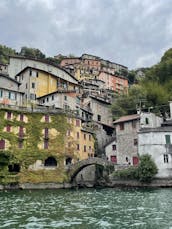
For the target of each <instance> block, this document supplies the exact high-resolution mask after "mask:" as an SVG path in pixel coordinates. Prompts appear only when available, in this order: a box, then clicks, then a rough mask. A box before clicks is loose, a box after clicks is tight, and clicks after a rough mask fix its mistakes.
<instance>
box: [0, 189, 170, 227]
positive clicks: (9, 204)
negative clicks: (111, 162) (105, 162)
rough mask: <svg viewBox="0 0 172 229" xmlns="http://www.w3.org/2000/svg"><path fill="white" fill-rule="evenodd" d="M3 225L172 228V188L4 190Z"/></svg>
mask: <svg viewBox="0 0 172 229" xmlns="http://www.w3.org/2000/svg"><path fill="white" fill-rule="evenodd" d="M0 228H9V229H13V228H29V229H32V228H35V229H39V228H74V229H75V228H78V229H85V228H86V229H87V228H90V229H94V228H97V229H98V228H115V229H118V228H121V229H124V228H139V229H142V228H146V229H154V228H155V229H158V228H161V229H164V228H172V189H149V190H148V189H144V190H143V189H82V190H81V189H80V190H43V191H42V190H41V191H7V192H4V191H1V192H0Z"/></svg>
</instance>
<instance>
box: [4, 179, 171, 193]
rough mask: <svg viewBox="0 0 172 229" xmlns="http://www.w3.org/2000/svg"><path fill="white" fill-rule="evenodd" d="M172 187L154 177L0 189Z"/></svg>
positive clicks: (13, 185)
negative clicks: (150, 179)
mask: <svg viewBox="0 0 172 229" xmlns="http://www.w3.org/2000/svg"><path fill="white" fill-rule="evenodd" d="M96 187H101V188H172V179H154V180H153V181H152V182H151V183H142V182H139V181H136V180H111V181H109V182H103V183H97V184H93V183H88V182H87V183H83V184H75V185H74V184H71V183H37V184H36V183H35V184H34V183H22V184H14V183H11V184H7V185H1V184H0V190H1V191H2V190H45V189H72V188H96Z"/></svg>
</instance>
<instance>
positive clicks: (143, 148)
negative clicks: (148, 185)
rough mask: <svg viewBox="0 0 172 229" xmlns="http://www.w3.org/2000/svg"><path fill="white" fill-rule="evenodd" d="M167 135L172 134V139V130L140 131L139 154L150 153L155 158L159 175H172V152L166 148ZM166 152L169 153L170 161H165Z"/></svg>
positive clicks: (171, 135)
mask: <svg viewBox="0 0 172 229" xmlns="http://www.w3.org/2000/svg"><path fill="white" fill-rule="evenodd" d="M165 135H170V137H171V139H172V131H170V132H147V133H143V132H140V133H139V135H138V138H139V155H143V154H150V155H151V156H152V158H153V159H154V161H155V163H156V165H157V167H158V174H157V177H172V154H169V153H168V151H167V149H166V141H165ZM164 154H167V155H168V163H164Z"/></svg>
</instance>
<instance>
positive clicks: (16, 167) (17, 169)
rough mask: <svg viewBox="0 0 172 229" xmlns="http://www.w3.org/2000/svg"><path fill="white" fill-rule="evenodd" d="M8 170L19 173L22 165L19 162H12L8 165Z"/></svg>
mask: <svg viewBox="0 0 172 229" xmlns="http://www.w3.org/2000/svg"><path fill="white" fill-rule="evenodd" d="M8 171H9V172H16V173H19V172H20V165H19V164H12V165H9V166H8Z"/></svg>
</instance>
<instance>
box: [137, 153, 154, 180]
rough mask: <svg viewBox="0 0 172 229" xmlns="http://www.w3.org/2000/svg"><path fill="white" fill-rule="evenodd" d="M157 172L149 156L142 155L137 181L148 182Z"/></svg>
mask: <svg viewBox="0 0 172 229" xmlns="http://www.w3.org/2000/svg"><path fill="white" fill-rule="evenodd" d="M157 172H158V169H157V166H156V164H155V162H154V161H153V160H152V158H151V156H150V155H148V154H145V155H142V156H141V157H140V163H139V166H138V179H139V180H140V181H143V182H150V181H151V180H152V178H153V177H154V176H155V175H156V174H157Z"/></svg>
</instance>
